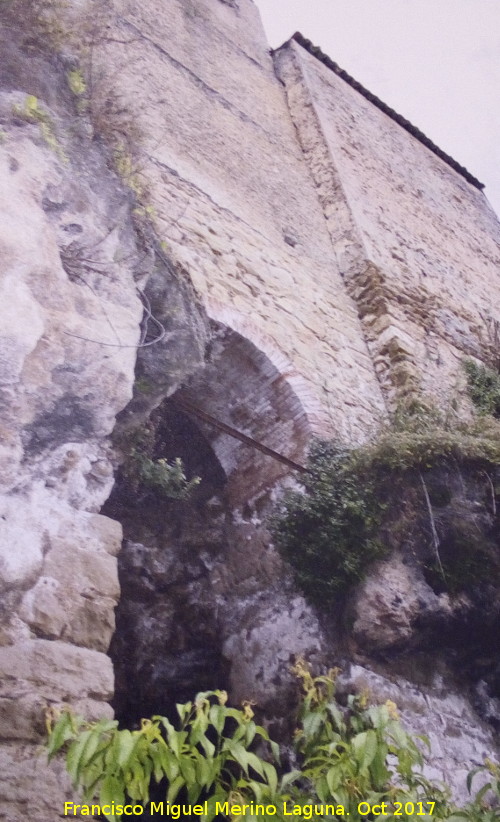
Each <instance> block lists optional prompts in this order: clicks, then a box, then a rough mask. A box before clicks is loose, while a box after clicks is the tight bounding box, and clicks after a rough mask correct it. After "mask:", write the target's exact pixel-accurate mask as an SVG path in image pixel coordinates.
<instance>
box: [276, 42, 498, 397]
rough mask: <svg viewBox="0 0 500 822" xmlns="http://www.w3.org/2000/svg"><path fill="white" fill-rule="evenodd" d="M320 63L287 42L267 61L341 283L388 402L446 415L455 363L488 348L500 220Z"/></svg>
mask: <svg viewBox="0 0 500 822" xmlns="http://www.w3.org/2000/svg"><path fill="white" fill-rule="evenodd" d="M299 39H300V38H299ZM319 57H321V55H319ZM319 57H316V56H314V55H313V54H311V53H308V51H307V50H306V49H305V48H303V47H302V46H301V45H299V43H298V42H296V41H294V40H292V41H290V42H289V43H288V44H286V45H285V46H284V47H282V48H281V49H280V50H279V51H278V53H277V55H276V58H275V59H276V66H277V71H278V76H279V77H280V78H281V79H282V81H283V82H284V84H285V87H286V93H287V99H288V103H289V107H290V112H291V114H292V117H293V120H294V123H295V125H296V127H297V133H298V137H299V140H300V142H301V145H302V147H303V149H304V152H305V155H306V157H307V160H308V163H309V167H310V169H311V173H312V175H313V177H314V179H315V181H316V183H317V189H318V194H319V197H320V200H321V203H322V206H323V210H324V214H325V218H326V221H327V224H328V227H329V231H330V235H331V238H332V243H333V246H334V249H335V253H336V258H337V260H338V265H339V268H340V272H341V275H342V276H343V277H344V279H345V282H346V286H347V289H348V291H349V293H350V294H351V296H352V297H353V299H354V301H355V302H356V304H357V306H358V311H359V316H360V318H361V322H362V324H363V331H364V334H365V337H366V339H367V342H368V345H369V347H370V352H371V355H372V358H373V362H374V365H375V368H376V371H377V374H378V376H379V379H380V380H381V383H382V385H383V386H384V388H385V389H386V391H387V392H388V394H389V396H390V397H392V398H393V399H396V398H398V397H401V396H404V395H405V394H408V393H410V392H413V391H415V390H423V391H424V392H427V393H428V395H429V396H432V398H433V399H434V400H435V401H437V402H438V403H441V404H442V405H444V406H445V405H446V403H447V402H448V401H449V393H450V387H451V386H452V385H454V384H456V382H457V376H459V375H460V361H461V360H462V359H463V358H464V357H465V356H476V357H481V356H483V355H485V353H486V352H487V351H488V349H491V347H492V346H493V344H494V336H492V329H493V328H494V327H495V323H497V322H498V319H499V317H500V302H499V298H498V288H497V287H496V286H495V284H496V283H498V276H499V274H498V272H499V261H500V227H499V223H498V220H497V219H496V216H495V214H494V213H493V211H492V209H491V207H490V206H489V204H488V201H487V200H486V198H485V197H484V195H483V194H482V193H481V191H479V190H478V189H477V188H476V187H475V186H474V185H472V184H471V183H470V182H468V181H467V180H466V179H464V177H463V176H462V175H461V174H460V173H458V172H457V171H456V170H455V169H454V168H452V167H451V166H450V165H449V164H448V163H447V162H445V161H444V160H443V159H441V158H440V157H438V156H436V154H435V153H433V152H432V151H431V150H429V148H428V147H427V146H425V145H424V144H423V143H422V142H420V140H418V139H416V138H415V137H414V136H413V135H412V134H410V133H409V132H408V131H407V130H406V129H405V128H403V127H401V126H399V125H398V124H397V123H395V121H394V119H392V118H391V116H389V115H388V114H387V113H384V112H383V111H382V110H381V109H380V108H378V107H377V106H375V105H373V103H372V102H370V100H368V99H367V98H366V97H365V96H364V95H363V94H362V93H361V92H360V91H358V90H356V89H355V88H353V87H352V86H351V85H350V84H349V83H348V82H346V81H345V80H344V79H342V78H341V77H340V76H339V75H338V74H337V73H336V71H335V70H332V69H331V68H329V67H328V66H327V65H325V64H324V63H323V62H322V61H321V59H319ZM459 382H460V380H459ZM462 383H463V378H462Z"/></svg>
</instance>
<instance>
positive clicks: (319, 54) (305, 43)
mask: <svg viewBox="0 0 500 822" xmlns="http://www.w3.org/2000/svg"><path fill="white" fill-rule="evenodd" d="M292 40H293V41H295V42H296V43H298V45H299V46H302V48H304V49H305V50H306V51H307V52H309V54H311V55H312V56H313V57H315V58H316V59H317V60H319V61H320V62H321V63H323V65H325V66H326V67H327V68H328V69H330V71H333V73H334V74H336V75H337V77H340V78H341V80H344V82H345V83H347V84H348V85H349V86H351V88H353V89H354V90H355V91H357V92H359V94H361V95H362V96H363V97H365V98H366V99H367V100H368V101H369V102H370V103H372V105H374V106H375V107H376V108H378V109H380V111H383V112H384V114H386V115H387V116H388V117H390V118H391V120H394V122H396V123H397V124H398V125H399V126H401V128H404V130H405V131H407V132H408V133H409V134H411V135H412V137H415V138H416V139H417V140H419V142H421V143H422V144H423V145H424V146H426V148H428V149H429V150H430V151H432V153H433V154H435V155H436V156H437V157H439V158H440V159H441V160H443V161H444V162H445V163H447V165H449V166H451V168H453V169H454V171H456V172H458V174H460V175H461V176H462V177H464V178H465V179H466V180H467V182H468V183H470V184H471V185H473V186H475V188H478V189H479V190H480V191H482V190H483V189H484V183H481V182H480V181H479V180H478V179H477V178H476V177H474V175H473V174H471V173H470V171H468V170H467V169H466V168H465V167H464V166H462V165H460V163H457V161H456V160H454V159H453V157H450V155H449V154H446V152H445V151H442V150H441V149H440V148H439V146H437V145H436V144H435V143H433V142H432V140H430V139H429V138H428V137H426V135H425V134H424V133H423V132H422V131H420V129H418V128H417V127H416V126H414V125H413V124H412V123H410V121H409V120H406V119H405V118H404V117H402V116H401V115H400V114H398V113H397V111H394V109H392V108H390V106H388V105H387V104H386V103H384V102H383V101H382V100H380V99H379V98H378V97H377V96H376V95H375V94H372V93H371V91H368V89H366V88H365V87H364V86H362V85H361V83H358V81H357V80H355V79H354V77H351V75H350V74H348V73H347V72H346V71H344V70H343V69H341V68H340V66H339V65H337V63H335V62H334V61H333V60H331V59H330V57H328V55H327V54H325V53H324V52H323V51H322V50H321V49H320V48H319V47H318V46H315V45H314V43H312V42H311V41H310V40H308V39H307V37H304V35H303V34H301V33H300V31H296V32H295V34H294V35H292V37H291V38H290V40H287V41H286V43H283V45H282V46H280V48H283V46H286V45H287V44H288V43H290V42H291V41H292ZM274 51H279V49H274Z"/></svg>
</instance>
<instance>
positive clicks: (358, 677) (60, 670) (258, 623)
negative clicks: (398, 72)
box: [0, 0, 500, 822]
mask: <svg viewBox="0 0 500 822" xmlns="http://www.w3.org/2000/svg"><path fill="white" fill-rule="evenodd" d="M1 6H2V8H1V9H0V211H1V215H0V400H1V403H2V406H1V418H0V456H1V471H0V592H1V596H2V600H1V610H0V617H1V622H0V741H1V743H2V744H1V749H0V770H1V772H2V776H3V784H2V786H1V787H0V803H1V813H3V814H4V817H5V819H6V820H7V822H20V820H21V819H22V820H24V819H25V818H26V817H27V816H29V818H30V819H33V820H34V822H49V820H50V821H51V822H52V820H53V819H54V817H55V816H60V815H62V812H63V811H62V809H63V802H64V800H65V799H74V796H72V792H71V789H70V787H69V784H68V783H67V782H66V781H65V778H64V776H63V774H62V769H61V767H60V764H58V763H56V764H55V765H53V766H52V767H51V768H47V767H46V765H45V764H44V759H43V757H40V755H39V745H40V742H41V740H42V738H43V733H44V719H43V712H44V709H45V708H46V707H47V706H52V707H57V706H61V705H66V704H70V705H71V706H72V707H73V708H75V709H76V710H78V711H81V712H82V713H84V714H85V716H86V717H88V718H89V719H92V718H94V717H98V716H107V715H110V713H111V708H110V702H111V701H113V704H114V706H115V708H116V710H117V712H118V715H119V716H120V718H121V719H122V720H123V721H128V722H134V721H137V719H138V718H139V717H140V714H142V713H144V712H151V711H158V710H165V711H168V710H169V709H170V708H171V705H172V703H173V702H175V701H176V700H177V701H178V700H179V699H183V698H187V697H188V696H189V694H190V693H191V692H192V691H196V690H197V689H199V688H205V687H221V686H224V685H226V686H227V687H228V689H229V691H230V693H231V697H232V698H233V699H235V700H239V699H243V698H250V699H256V700H257V702H258V703H259V706H260V708H259V710H260V711H261V712H262V713H263V715H264V716H265V717H267V720H268V721H271V722H274V723H275V726H276V729H277V732H278V733H279V732H282V730H283V725H285V724H286V722H287V721H289V714H290V706H291V704H292V698H293V683H292V680H291V674H290V671H289V668H290V664H291V662H293V660H294V658H295V657H296V656H297V655H302V656H304V657H305V658H306V659H308V660H309V661H311V662H312V663H313V664H315V665H316V666H317V667H321V666H322V665H331V664H332V663H335V662H337V661H342V660H343V661H344V667H345V669H346V677H348V678H349V677H350V681H351V682H352V683H354V684H360V683H361V684H363V683H366V684H368V685H369V687H370V688H371V689H372V691H373V693H374V694H375V695H376V696H378V695H379V694H380V696H381V698H382V697H383V698H386V697H387V696H391V698H393V699H394V700H395V701H396V702H399V703H400V704H401V707H402V709H403V712H404V716H405V719H407V721H408V722H409V724H410V725H411V726H412V727H414V728H415V729H416V730H419V731H420V730H426V727H425V726H426V723H428V722H429V721H430V722H431V723H433V724H435V723H437V727H440V728H441V737H442V738H441V739H436V741H435V742H436V747H435V749H434V754H433V756H434V759H433V765H432V767H435V768H437V770H438V771H439V772H440V773H444V774H446V775H447V776H449V777H450V778H453V779H455V781H456V782H458V781H459V780H460V777H461V776H462V773H461V771H462V770H464V769H465V768H466V767H467V764H471V765H472V764H476V763H477V762H479V761H481V757H482V756H483V753H485V752H489V751H491V750H492V748H493V740H492V736H491V722H492V718H493V721H494V718H495V717H496V718H497V720H498V712H497V704H496V701H495V700H496V699H497V697H498V695H497V693H496V691H495V687H496V686H493V685H492V683H493V680H494V676H493V674H492V670H491V666H490V667H488V669H487V670H486V669H484V670H483V669H480V668H477V669H476V670H475V672H474V677H475V682H476V683H477V687H476V691H475V696H474V697H473V698H472V700H471V697H470V693H468V692H467V689H466V688H462V686H461V684H460V683H457V681H456V678H454V677H455V673H454V670H453V667H452V666H451V665H450V664H449V660H448V659H447V658H443V657H442V656H441V657H440V659H439V660H438V662H436V663H435V660H434V656H432V662H430V661H429V659H431V655H430V656H429V658H427V657H425V655H424V652H425V653H429V654H430V651H429V646H428V645H425V643H423V644H422V643H420V640H419V637H420V636H421V632H422V625H423V624H424V623H425V620H428V624H429V625H430V624H431V623H432V621H433V620H434V621H435V623H436V624H439V621H440V620H448V619H452V621H453V620H455V619H456V620H458V621H460V619H462V617H463V615H464V614H466V613H467V609H468V608H469V604H468V603H467V601H466V599H464V600H463V601H461V600H460V601H459V600H455V601H454V602H453V603H452V602H451V601H450V598H449V597H448V598H447V595H446V594H445V593H444V592H442V591H439V590H434V589H433V587H432V581H430V580H429V579H425V578H424V577H423V576H422V575H421V574H420V576H419V574H418V573H416V571H415V568H412V567H411V566H410V565H409V564H408V563H406V561H405V558H404V551H403V550H402V548H403V546H398V545H396V544H395V545H394V546H393V547H394V548H395V549H397V553H396V554H395V555H394V556H393V557H392V558H391V559H390V560H389V561H387V562H385V563H383V564H381V565H379V566H378V568H377V569H376V570H375V571H374V573H373V574H372V575H371V576H370V578H369V579H368V580H367V581H366V582H365V583H364V586H363V587H362V588H361V589H359V591H358V592H357V594H356V597H355V599H354V601H353V603H352V611H351V613H352V621H353V631H352V636H351V637H350V639H349V642H347V643H346V640H345V635H344V633H343V631H344V628H343V626H342V623H341V621H336V619H335V618H334V617H335V614H334V615H333V616H332V615H331V614H330V617H329V618H328V619H327V618H325V617H324V616H322V615H320V614H318V613H317V612H316V611H315V610H314V609H313V608H312V607H311V606H310V605H309V604H308V603H307V602H306V601H305V599H304V598H303V596H302V595H301V593H300V592H299V591H297V589H296V587H295V585H294V582H293V578H292V574H291V572H290V569H289V568H287V567H286V565H285V564H284V562H283V561H282V560H281V559H280V558H279V556H278V555H277V552H276V550H275V548H274V546H273V545H272V541H271V539H270V536H269V532H268V529H267V525H266V523H267V518H268V516H269V514H270V512H271V510H272V508H273V505H274V504H275V503H276V500H277V499H278V498H279V494H280V493H281V491H282V489H283V488H284V487H286V486H289V485H291V484H292V485H293V484H296V482H297V480H300V473H301V471H303V467H304V466H303V463H304V460H305V458H306V454H307V449H308V446H309V444H310V442H311V439H312V437H313V436H315V435H321V436H328V437H336V438H340V439H342V441H343V442H344V443H346V444H348V445H354V444H358V443H360V442H364V441H366V440H368V439H369V438H370V437H371V436H373V434H374V432H375V431H376V430H377V429H378V427H379V426H380V425H381V424H382V423H383V422H384V421H386V420H387V418H388V412H389V410H391V409H393V408H394V407H395V406H396V405H397V403H398V402H400V401H408V400H411V399H414V398H415V396H417V395H418V394H419V393H420V394H421V393H422V392H423V393H424V395H425V394H427V396H428V395H434V397H435V399H436V402H437V403H438V404H440V405H441V406H442V407H445V406H446V405H447V404H448V403H449V401H450V397H451V393H452V392H453V391H455V394H456V396H455V397H454V400H455V401H456V402H455V404H456V406H457V409H458V411H457V413H459V414H462V415H467V414H468V415H470V413H471V409H470V404H469V403H468V400H467V397H466V392H465V388H464V379H463V375H462V371H461V367H460V360H461V359H462V357H463V356H465V355H468V356H474V357H476V358H478V359H479V360H481V359H482V360H484V361H487V360H488V358H489V357H490V355H491V350H492V345H493V344H494V342H495V340H497V338H498V334H497V332H498V322H499V317H500V304H499V302H498V301H499V299H500V298H499V294H500V289H498V287H497V286H498V262H499V259H500V244H499V237H500V233H499V227H498V223H497V222H496V221H495V219H494V216H493V215H492V213H491V211H490V210H489V207H488V205H487V202H486V201H485V200H484V198H483V196H482V194H481V193H480V191H479V190H478V188H477V187H476V186H475V185H474V184H471V182H470V180H469V179H468V178H467V179H466V178H465V177H464V176H463V175H461V173H460V172H459V171H457V168H456V167H455V166H453V165H451V166H450V164H449V163H447V162H446V161H444V160H443V159H442V158H441V157H440V156H438V155H436V154H435V153H433V152H432V151H429V149H428V147H427V146H426V145H425V144H424V143H422V141H421V140H420V139H418V138H417V137H415V136H414V135H412V134H410V133H409V132H408V131H407V130H404V129H401V125H400V124H399V123H398V122H397V121H396V120H394V118H392V117H391V116H389V115H388V114H387V113H384V112H383V111H381V110H380V108H377V107H373V105H372V104H371V103H370V101H369V100H368V99H367V97H366V96H365V95H363V94H360V93H359V91H357V90H356V89H355V88H354V87H353V86H352V84H345V82H344V80H343V79H342V77H341V76H340V75H339V74H338V73H336V72H332V71H331V70H330V69H329V68H328V66H327V65H325V64H324V63H323V64H322V63H321V62H320V61H319V60H317V59H316V57H315V56H314V53H312V52H311V51H307V50H306V49H305V48H304V46H303V44H302V45H300V43H299V41H298V40H294V41H293V42H291V43H289V44H286V45H285V46H284V47H283V49H282V50H280V52H279V53H278V54H277V55H275V56H274V60H273V58H272V56H271V55H270V53H269V49H268V46H267V43H266V41H265V38H264V35H263V31H262V28H261V25H260V21H259V18H258V13H257V9H256V7H255V5H254V3H253V2H252V0H231V2H229V0H164V2H161V3H158V2H156V0H143V2H141V3H140V2H138V1H137V2H136V0H126V2H122V0H120V2H118V0H116V2H115V0H111V1H110V2H105V3H104V2H101V0H81V2H80V0H79V2H75V3H69V4H66V3H61V2H60V0H35V1H34V2H28V1H27V0H4V2H3V3H2V4H1ZM398 157H400V158H401V159H399V160H398ZM360 169H363V171H362V172H360ZM444 249H445V250H444ZM455 384H456V390H455V389H454V388H453V387H452V386H455ZM145 432H146V434H145ZM144 437H145V439H144ZM141 449H142V450H141ZM177 457H181V458H182V459H183V462H184V466H185V469H186V472H187V474H188V477H189V478H191V477H193V476H196V475H199V476H201V478H202V482H201V484H200V485H199V487H197V488H196V489H195V491H194V492H193V494H192V495H191V497H190V498H189V500H187V501H176V502H172V500H169V499H168V498H165V497H164V496H162V495H161V494H160V493H158V489H155V488H152V487H151V485H150V486H148V484H147V482H145V481H144V477H141V476H140V473H141V472H140V460H141V459H143V460H144V459H151V460H160V459H164V460H172V459H175V458H177ZM134 471H135V473H134ZM493 496H495V495H494V491H493ZM400 549H401V550H400ZM117 557H118V559H117ZM120 589H121V591H120ZM118 602H119V606H118V609H117V611H116V614H117V617H116V630H115V612H114V609H115V606H116V605H117V603H118ZM327 610H328V609H327ZM329 610H330V611H334V610H335V608H334V607H332V608H330V609H329ZM424 627H425V626H424ZM426 630H427V629H425V630H424V631H423V634H424V635H425V636H426V637H428V633H425V631H426ZM419 632H420V633H419ZM426 641H427V642H428V639H426ZM110 644H111V650H110V652H109V653H110V654H111V656H110V655H109V654H108V651H109V647H110ZM409 650H411V651H412V653H413V656H412V654H409V653H408V651H409ZM403 651H404V653H402V652H403ZM433 654H434V649H433ZM112 661H113V663H114V670H115V673H116V683H117V684H116V691H115V688H114V673H113V664H112ZM431 664H432V665H433V667H434V666H435V669H436V671H437V673H436V675H435V676H434V677H430V678H426V677H425V676H424V675H423V673H422V672H423V671H425V669H426V667H428V666H429V665H431ZM351 666H352V667H351ZM495 681H496V680H495ZM476 709H477V710H476ZM478 711H479V713H481V715H482V717H483V718H484V720H488V722H489V723H490V724H489V725H488V724H486V722H485V721H483V719H481V718H479V716H478ZM429 717H430V719H429ZM438 717H439V719H438ZM436 736H437V734H436ZM443 739H445V741H446V744H443ZM459 764H460V765H461V766H462V765H463V767H459Z"/></svg>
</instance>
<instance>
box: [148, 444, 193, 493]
mask: <svg viewBox="0 0 500 822" xmlns="http://www.w3.org/2000/svg"><path fill="white" fill-rule="evenodd" d="M132 461H133V464H134V470H135V471H136V472H137V478H138V480H139V481H140V483H142V485H145V486H146V487H148V488H154V489H156V490H157V491H159V492H160V493H161V494H162V495H163V496H165V497H170V498H171V499H187V497H189V495H190V494H191V491H192V490H193V489H194V488H195V487H196V486H197V485H199V484H200V482H201V479H200V477H193V478H192V479H190V480H188V478H187V477H186V474H185V472H184V465H183V463H182V460H181V459H180V457H176V459H175V460H173V462H168V461H167V460H166V459H157V460H155V459H151V457H147V456H146V455H145V454H141V453H139V452H135V453H134V455H133V457H132Z"/></svg>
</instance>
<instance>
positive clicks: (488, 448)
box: [271, 409, 500, 605]
mask: <svg viewBox="0 0 500 822" xmlns="http://www.w3.org/2000/svg"><path fill="white" fill-rule="evenodd" d="M499 465H500V423H499V422H498V421H497V420H495V419H493V418H491V417H481V418H479V419H477V420H475V421H474V422H473V423H472V424H467V425H466V424H464V423H459V422H455V423H454V426H453V428H451V427H449V426H448V425H447V424H446V423H445V422H444V421H443V420H441V419H440V417H439V416H438V415H437V414H436V413H435V412H432V413H430V414H429V413H424V412H423V411H422V409H420V413H419V414H417V415H415V416H410V417H409V418H406V419H404V420H403V419H402V418H399V419H398V420H397V425H395V426H394V427H393V428H392V429H387V430H385V431H383V432H382V434H381V435H380V436H379V437H378V438H377V440H376V441H374V442H372V443H369V444H367V445H365V446H362V447H359V448H355V449H352V450H350V451H348V450H346V449H341V448H339V447H338V446H335V445H334V444H331V443H324V442H319V443H316V444H315V445H314V446H313V449H312V451H311V456H310V461H309V469H310V473H309V474H308V475H307V476H306V479H305V481H304V486H305V488H304V493H299V492H293V493H288V494H287V495H285V497H284V500H283V503H282V506H281V511H280V512H279V513H278V514H276V515H275V517H274V519H273V521H272V523H271V529H272V532H273V536H274V538H275V541H276V544H277V546H278V548H279V550H280V552H281V554H282V555H283V557H284V558H285V559H286V560H287V561H288V562H290V564H291V566H292V567H293V569H294V572H295V577H296V580H297V583H298V584H299V586H300V587H301V588H302V590H303V591H304V593H305V594H306V596H307V597H308V598H309V599H310V600H311V601H312V602H314V603H316V604H319V605H321V604H323V605H325V604H327V605H331V604H332V602H334V601H335V600H339V598H341V597H342V596H343V595H345V594H346V593H347V592H348V590H349V588H350V587H351V586H352V585H353V584H355V583H357V582H358V581H360V580H361V579H362V578H363V577H364V576H365V574H366V572H367V570H368V567H369V565H370V563H372V562H373V560H375V559H377V558H380V557H383V556H385V555H387V554H388V553H389V551H390V550H391V543H392V546H394V544H395V543H394V540H396V541H397V542H398V544H402V543H404V542H405V541H408V539H410V540H411V541H412V542H413V543H415V544H417V543H421V544H422V545H424V543H425V535H426V532H427V531H429V530H430V532H431V535H430V542H431V543H433V545H434V548H433V555H435V556H437V565H436V566H435V567H434V566H432V562H431V565H430V566H429V564H428V562H427V559H426V558H425V557H422V561H423V569H424V572H427V571H428V574H427V576H428V578H429V581H431V584H433V587H435V586H434V583H435V584H436V585H437V586H438V587H439V589H440V590H448V591H449V592H450V593H452V594H456V593H458V592H459V591H461V590H464V589H465V588H466V587H467V586H468V585H469V586H470V585H475V584H476V583H478V582H480V581H481V580H483V579H484V578H486V577H488V575H490V574H491V575H492V577H493V576H494V577H495V578H498V570H499V563H498V561H497V560H496V559H495V556H494V555H495V552H497V548H496V546H494V545H493V543H492V541H491V539H490V537H489V535H488V534H487V533H486V531H487V528H486V530H485V531H484V533H482V532H481V531H480V530H479V528H478V524H477V516H478V509H477V505H472V503H471V501H470V500H469V499H468V498H467V493H466V492H465V490H464V483H463V477H462V473H461V470H462V468H463V469H464V471H465V472H466V473H467V474H468V475H469V476H470V477H471V478H472V479H473V482H474V483H475V485H476V486H477V487H480V486H481V484H483V485H484V488H485V493H484V504H485V507H487V506H488V503H489V501H490V500H491V503H492V510H493V514H495V513H496V501H495V487H494V482H493V480H492V479H491V477H492V476H493V478H494V477H495V475H496V474H497V467H498V466H499ZM433 472H435V473H434V475H433ZM440 472H441V474H444V476H445V478H446V476H447V474H449V476H458V477H459V478H460V483H459V487H458V492H457V490H456V489H455V491H454V493H455V494H457V496H456V498H453V495H452V485H449V484H448V483H447V482H444V483H443V482H441V483H439V482H437V484H436V479H437V480H439V479H440ZM433 480H434V482H433ZM427 484H429V488H430V496H429V494H428V489H427ZM457 503H458V504H457ZM435 507H437V508H439V517H435V515H434V510H433V509H434V508H435ZM489 516H490V515H489V514H488V516H487V517H486V518H485V522H486V519H488V517H489ZM436 522H437V529H438V531H440V532H441V534H438V533H437V531H436ZM417 534H419V535H420V536H419V537H418V538H417V537H416V535H417ZM422 535H423V536H424V539H423V540H422ZM441 535H442V536H443V538H444V539H445V542H446V543H447V544H448V546H449V551H448V552H447V553H446V552H445V553H444V555H443V557H442V559H439V544H440V542H441ZM424 547H425V546H424ZM424 553H425V551H424ZM431 566H432V567H431ZM439 576H440V577H441V581H438V577H439Z"/></svg>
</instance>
